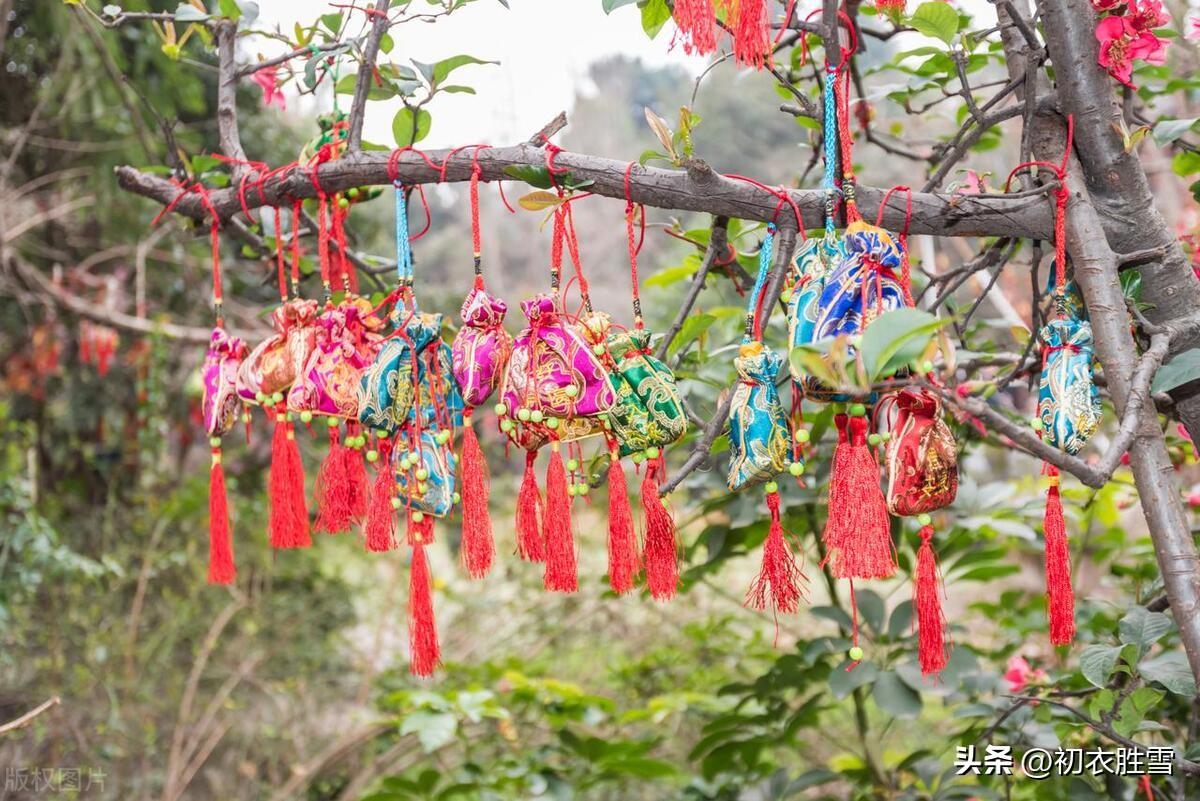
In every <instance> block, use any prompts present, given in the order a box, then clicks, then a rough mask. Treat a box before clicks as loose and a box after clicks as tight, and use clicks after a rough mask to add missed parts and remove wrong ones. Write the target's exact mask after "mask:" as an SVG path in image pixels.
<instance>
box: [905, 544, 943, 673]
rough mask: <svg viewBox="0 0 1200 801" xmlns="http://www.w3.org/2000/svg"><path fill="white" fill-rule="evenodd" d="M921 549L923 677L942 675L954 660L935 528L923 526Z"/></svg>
mask: <svg viewBox="0 0 1200 801" xmlns="http://www.w3.org/2000/svg"><path fill="white" fill-rule="evenodd" d="M920 534H921V547H920V548H919V549H918V550H917V574H916V586H915V587H914V589H913V606H914V607H916V611H917V638H918V655H919V659H920V662H921V674H922V675H925V676H928V675H930V674H931V673H940V672H942V670H943V669H945V667H946V663H947V662H948V661H949V659H950V650H949V649H948V648H947V647H946V633H945V628H946V618H945V615H944V614H943V613H942V592H943V590H942V587H941V583H942V581H941V572H940V571H939V570H938V565H937V557H936V556H935V555H934V553H933V546H932V545H931V544H930V540H931V539H932V538H933V526H921V532H920Z"/></svg>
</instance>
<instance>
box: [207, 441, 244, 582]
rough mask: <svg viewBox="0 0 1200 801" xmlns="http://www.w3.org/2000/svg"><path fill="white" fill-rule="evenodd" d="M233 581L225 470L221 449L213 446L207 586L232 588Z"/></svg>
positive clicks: (231, 539) (233, 572)
mask: <svg viewBox="0 0 1200 801" xmlns="http://www.w3.org/2000/svg"><path fill="white" fill-rule="evenodd" d="M236 578H237V566H236V565H235V564H234V561H233V536H232V534H231V532H230V530H229V502H228V500H227V498H226V497H225V468H224V467H222V465H221V446H220V444H217V445H213V449H212V469H211V470H210V471H209V474H208V583H209V584H232V583H233V581H234V579H236Z"/></svg>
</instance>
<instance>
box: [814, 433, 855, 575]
mask: <svg viewBox="0 0 1200 801" xmlns="http://www.w3.org/2000/svg"><path fill="white" fill-rule="evenodd" d="M849 419H850V418H849V417H847V416H846V415H844V414H835V415H834V416H833V423H834V428H835V429H836V430H837V445H835V446H834V448H833V457H832V459H831V460H830V466H829V493H828V494H829V503H828V506H829V510H828V516H827V517H826V518H825V530H824V531H822V532H821V540H822V542H824V543H825V548H826V549H827V554H828V555H827V556H826V557H825V561H826V562H828V561H829V560H830V559H831V558H832V555H833V553H834V552H835V551H836V550H837V549H839V548H841V547H842V545H843V544H844V543H845V539H846V534H847V532H846V527H845V526H844V525H843V522H844V519H845V518H844V517H843V515H842V511H841V510H843V509H844V508H845V507H846V503H847V499H846V470H845V468H844V467H843V466H842V465H843V464H844V463H845V461H846V453H847V452H848V451H849V450H850V440H849V439H848V438H847V437H846V421H847V420H849ZM821 567H825V562H822V563H821Z"/></svg>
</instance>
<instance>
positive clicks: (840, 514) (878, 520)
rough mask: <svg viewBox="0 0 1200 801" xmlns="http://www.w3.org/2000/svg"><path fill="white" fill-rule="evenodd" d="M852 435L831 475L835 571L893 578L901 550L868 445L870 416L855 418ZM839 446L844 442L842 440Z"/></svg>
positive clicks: (828, 534) (849, 429) (828, 528)
mask: <svg viewBox="0 0 1200 801" xmlns="http://www.w3.org/2000/svg"><path fill="white" fill-rule="evenodd" d="M846 436H847V440H848V442H847V444H846V446H845V450H844V451H843V453H842V458H841V459H840V460H839V459H838V457H837V454H836V453H835V456H834V470H835V471H837V472H836V473H835V474H834V475H833V476H831V477H830V480H829V496H830V501H829V503H830V505H829V521H828V522H827V523H826V527H825V536H826V538H827V539H826V541H827V542H828V543H829V544H830V546H831V548H834V549H835V550H833V551H831V553H830V557H832V569H833V574H834V575H835V576H837V577H838V578H866V579H875V578H888V577H889V576H891V575H892V574H893V573H895V572H896V555H895V550H894V548H893V547H892V533H891V527H890V525H889V523H888V513H887V501H886V500H885V499H884V497H883V490H882V489H881V488H880V486H879V465H878V464H877V463H876V462H875V457H874V456H873V455H872V454H871V450H870V448H868V447H867V418H866V417H851V418H849V421H848V423H847V435H846ZM838 447H839V449H840V448H841V447H842V446H841V444H840V443H839V446H838ZM831 527H832V531H831ZM827 558H829V557H827Z"/></svg>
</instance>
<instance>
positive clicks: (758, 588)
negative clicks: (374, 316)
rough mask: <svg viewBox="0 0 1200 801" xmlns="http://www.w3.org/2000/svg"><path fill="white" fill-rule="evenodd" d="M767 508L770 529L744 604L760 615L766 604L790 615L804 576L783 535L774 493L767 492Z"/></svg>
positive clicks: (796, 607) (799, 596)
mask: <svg viewBox="0 0 1200 801" xmlns="http://www.w3.org/2000/svg"><path fill="white" fill-rule="evenodd" d="M767 508H768V509H770V510H771V528H770V530H769V531H768V532H767V539H766V541H765V542H763V555H762V567H761V568H760V569H759V571H758V577H757V578H755V579H754V583H753V584H751V585H750V590H749V591H748V592H747V593H746V605H747V606H750V607H752V608H754V609H757V610H759V611H760V612H761V611H762V610H764V609H766V608H767V606H768V605H770V607H771V608H772V609H773V610H774V611H775V612H783V613H784V614H789V615H790V614H792V613H794V612H796V611H798V610H799V609H800V601H801V599H802V598H803V597H804V591H803V590H802V589H801V586H800V582H801V581H804V580H805V576H804V573H802V572H801V570H800V567H799V566H798V565H797V564H796V558H795V557H794V556H793V555H792V549H791V547H790V546H789V545H788V541H787V538H786V537H784V535H783V523H781V522H780V520H779V493H778V492H769V493H767Z"/></svg>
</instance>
